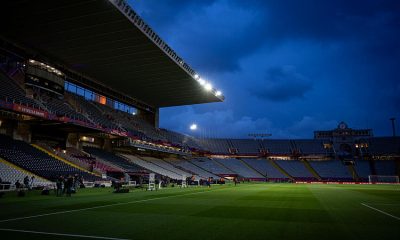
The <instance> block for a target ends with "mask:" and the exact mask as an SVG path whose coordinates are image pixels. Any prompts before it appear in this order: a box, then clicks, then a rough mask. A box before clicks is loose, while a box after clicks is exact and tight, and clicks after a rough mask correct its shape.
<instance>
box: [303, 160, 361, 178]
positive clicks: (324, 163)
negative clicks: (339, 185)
mask: <svg viewBox="0 0 400 240" xmlns="http://www.w3.org/2000/svg"><path fill="white" fill-rule="evenodd" d="M308 162H309V163H310V165H311V166H312V168H313V169H314V170H315V171H316V172H317V173H318V175H319V176H321V178H322V180H325V181H353V177H352V176H351V174H350V172H349V170H348V168H347V167H346V166H345V165H344V164H343V163H342V162H341V161H339V160H320V161H308Z"/></svg>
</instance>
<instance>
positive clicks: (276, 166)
mask: <svg viewBox="0 0 400 240" xmlns="http://www.w3.org/2000/svg"><path fill="white" fill-rule="evenodd" d="M267 161H269V162H270V163H271V165H272V166H274V167H275V168H276V169H278V171H280V172H281V173H282V174H283V175H285V176H287V177H288V178H290V179H291V180H293V181H294V178H293V177H292V176H291V175H290V174H289V173H287V172H286V171H285V170H284V169H283V168H281V166H279V165H278V164H277V163H276V162H275V161H274V160H271V159H267Z"/></svg>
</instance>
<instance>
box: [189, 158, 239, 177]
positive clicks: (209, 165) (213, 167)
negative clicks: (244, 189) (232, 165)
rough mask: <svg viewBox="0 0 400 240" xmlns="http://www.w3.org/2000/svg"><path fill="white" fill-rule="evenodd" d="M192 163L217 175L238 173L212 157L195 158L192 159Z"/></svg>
mask: <svg viewBox="0 0 400 240" xmlns="http://www.w3.org/2000/svg"><path fill="white" fill-rule="evenodd" d="M191 163H193V164H194V165H196V166H198V167H200V168H203V169H205V170H206V171H208V172H212V173H213V174H215V175H218V176H220V175H236V174H237V173H236V172H234V171H232V170H229V169H227V168H226V167H224V166H223V165H222V164H219V163H218V162H216V161H214V160H213V159H211V158H206V157H203V158H194V159H192V160H191Z"/></svg>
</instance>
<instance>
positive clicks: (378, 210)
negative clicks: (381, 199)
mask: <svg viewBox="0 0 400 240" xmlns="http://www.w3.org/2000/svg"><path fill="white" fill-rule="evenodd" d="M361 205H363V206H364V207H367V208H370V209H372V210H375V211H377V212H380V213H382V214H385V215H386V216H389V217H392V218H394V219H397V220H400V217H397V216H394V215H392V214H390V213H387V212H385V211H382V210H380V209H377V208H374V207H371V206H370V205H368V204H365V203H361Z"/></svg>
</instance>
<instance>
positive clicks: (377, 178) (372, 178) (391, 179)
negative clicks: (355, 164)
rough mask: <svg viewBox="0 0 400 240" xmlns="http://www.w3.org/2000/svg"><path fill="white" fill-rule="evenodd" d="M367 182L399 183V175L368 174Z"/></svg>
mask: <svg viewBox="0 0 400 240" xmlns="http://www.w3.org/2000/svg"><path fill="white" fill-rule="evenodd" d="M368 180H369V183H373V184H374V183H378V184H379V183H399V176H388V175H368Z"/></svg>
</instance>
